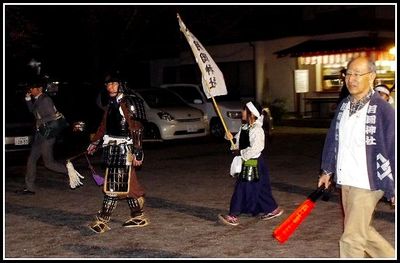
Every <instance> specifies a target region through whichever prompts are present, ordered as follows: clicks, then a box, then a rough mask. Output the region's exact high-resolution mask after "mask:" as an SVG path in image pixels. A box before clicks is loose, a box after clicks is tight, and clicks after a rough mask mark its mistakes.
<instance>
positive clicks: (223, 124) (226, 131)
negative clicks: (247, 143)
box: [207, 84, 235, 148]
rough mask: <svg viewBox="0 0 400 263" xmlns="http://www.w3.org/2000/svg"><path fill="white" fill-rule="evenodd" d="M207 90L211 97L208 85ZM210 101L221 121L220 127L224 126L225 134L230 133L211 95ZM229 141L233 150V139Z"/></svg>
mask: <svg viewBox="0 0 400 263" xmlns="http://www.w3.org/2000/svg"><path fill="white" fill-rule="evenodd" d="M207 89H208V92H209V93H210V95H211V92H210V87H208V84H207ZM211 99H212V102H213V104H214V108H215V110H216V112H217V114H218V117H219V118H220V119H221V122H222V126H224V129H225V133H228V132H229V133H230V131H228V128H227V127H226V124H225V120H224V118H223V117H222V114H221V111H220V110H219V107H218V105H217V102H216V101H215V98H214V96H212V95H211ZM229 141H230V142H231V146H232V147H233V148H235V144H234V143H233V139H229Z"/></svg>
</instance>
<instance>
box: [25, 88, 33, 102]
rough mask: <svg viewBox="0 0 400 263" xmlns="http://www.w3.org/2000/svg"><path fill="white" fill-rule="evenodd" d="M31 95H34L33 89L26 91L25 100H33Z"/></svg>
mask: <svg viewBox="0 0 400 263" xmlns="http://www.w3.org/2000/svg"><path fill="white" fill-rule="evenodd" d="M31 95H32V93H31V91H30V90H28V91H27V92H26V93H25V100H31V99H32V98H31Z"/></svg>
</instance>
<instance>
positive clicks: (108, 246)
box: [3, 127, 396, 259]
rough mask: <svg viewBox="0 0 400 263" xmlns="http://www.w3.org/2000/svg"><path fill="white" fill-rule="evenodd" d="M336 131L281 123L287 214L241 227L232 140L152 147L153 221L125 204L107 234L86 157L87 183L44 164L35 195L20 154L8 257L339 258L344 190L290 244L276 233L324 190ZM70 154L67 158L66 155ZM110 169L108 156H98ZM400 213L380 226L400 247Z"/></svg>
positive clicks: (382, 208) (274, 161) (9, 196)
mask: <svg viewBox="0 0 400 263" xmlns="http://www.w3.org/2000/svg"><path fill="white" fill-rule="evenodd" d="M325 133H326V129H324V128H298V127H276V128H275V133H274V137H273V141H272V143H271V145H270V148H269V149H268V150H267V155H268V157H267V161H268V163H269V165H270V173H271V181H272V190H273V195H274V196H275V198H276V200H277V201H278V203H279V204H280V206H281V207H282V208H283V209H284V210H285V213H284V214H283V215H282V216H281V217H279V218H275V219H272V220H270V221H260V220H258V219H257V218H254V217H250V216H246V215H244V216H242V217H241V218H240V220H241V224H240V225H239V226H237V227H229V226H225V225H221V224H219V223H218V222H217V214H218V213H225V212H227V210H228V208H229V201H230V197H231V194H232V190H233V184H234V180H233V179H232V178H230V177H229V175H228V173H229V165H230V161H231V159H232V156H231V155H230V154H229V151H228V147H229V144H228V143H226V142H215V141H212V140H209V139H206V140H191V141H185V142H176V143H164V144H147V145H146V146H145V163H144V165H143V167H142V169H141V170H140V171H139V172H138V175H139V180H140V182H141V183H142V184H143V186H144V187H145V188H146V191H147V199H146V200H147V201H146V204H145V207H146V213H147V215H148V217H149V218H150V221H151V224H150V225H149V226H147V227H144V228H140V229H126V228H123V227H122V226H121V224H122V223H123V222H124V221H125V220H126V219H127V218H128V214H129V212H128V211H129V210H128V206H127V204H126V202H125V201H120V202H119V203H118V206H117V208H116V210H115V212H114V213H113V216H112V219H111V222H110V226H111V228H112V230H111V231H109V232H107V233H104V234H101V235H98V234H95V233H93V232H91V231H90V230H89V229H88V228H87V224H88V223H89V222H90V221H91V220H92V219H93V216H94V214H95V213H96V211H97V210H98V209H99V208H100V205H101V202H102V197H103V196H102V193H101V189H100V188H98V187H97V186H96V185H95V183H94V181H93V180H92V179H91V178H90V173H89V170H88V169H87V163H86V161H85V159H84V158H83V159H79V160H76V161H75V162H74V165H75V168H76V169H77V170H79V171H81V173H82V174H83V175H85V176H86V177H85V179H84V185H83V186H82V187H80V188H78V189H75V190H70V189H69V188H68V182H67V178H66V177H65V176H62V175H58V174H54V173H52V172H49V171H47V170H46V169H45V168H43V167H40V168H39V173H38V178H37V185H38V192H37V193H36V195H35V196H24V197H22V196H18V195H16V194H15V193H14V191H15V190H16V189H19V188H20V186H21V185H22V182H23V180H24V177H23V174H24V169H25V167H24V165H19V164H18V163H17V162H15V159H13V158H12V157H11V156H7V158H8V159H6V164H5V184H4V185H5V189H4V190H5V191H4V198H5V202H4V212H5V213H4V215H5V216H4V219H5V223H4V238H3V240H4V242H3V250H4V252H3V257H4V258H6V259H15V258H23V259H25V258H34V259H39V258H45V259H48V258H56V259H62V258H68V259H78V258H80V259H90V258H133V259H134V258H151V259H155V258H162V259H164V258H193V259H195V258H206V259H207V258H212V259H227V258H228V259H239V258H240V259H243V258H247V259H288V258H293V259H306V258H308V259H311V258H322V259H329V258H338V239H339V237H340V235H341V232H342V220H343V218H342V213H341V208H340V205H339V195H338V194H339V193H338V192H337V191H335V192H334V193H333V194H332V195H331V198H330V200H329V201H328V202H324V201H322V200H319V201H318V202H317V203H316V207H315V209H314V210H313V212H312V213H311V214H310V215H309V216H308V217H307V218H306V220H305V221H304V223H303V224H302V225H300V227H299V228H298V229H297V231H296V232H295V233H294V234H293V235H292V236H291V238H290V239H289V240H288V241H287V242H286V243H285V244H280V243H279V242H277V241H276V240H275V239H274V238H273V237H272V232H273V230H274V229H275V228H276V227H277V226H278V225H279V224H280V223H281V222H283V220H284V219H286V217H287V216H288V215H289V214H290V213H291V212H292V211H294V210H295V209H296V207H297V206H298V205H299V204H300V203H302V202H303V201H304V200H305V198H306V197H307V195H308V194H309V193H311V192H312V191H313V190H314V189H315V187H316V182H317V181H316V180H317V179H316V178H317V173H318V167H319V158H320V153H321V149H322V144H323V140H324V136H325ZM61 155H62V154H61ZM91 160H92V164H93V165H94V167H95V169H96V170H98V171H101V169H100V158H99V156H95V157H93V158H92V159H91ZM395 222H396V219H395V210H392V209H391V208H390V206H389V205H388V204H386V203H384V202H380V203H379V204H378V207H377V210H376V215H375V220H374V222H373V224H374V226H375V228H376V229H377V230H378V231H379V232H380V233H382V235H383V236H384V237H385V238H386V239H387V240H388V241H389V242H391V243H392V244H393V245H395V240H396V237H395V233H396V232H395V231H396V227H395Z"/></svg>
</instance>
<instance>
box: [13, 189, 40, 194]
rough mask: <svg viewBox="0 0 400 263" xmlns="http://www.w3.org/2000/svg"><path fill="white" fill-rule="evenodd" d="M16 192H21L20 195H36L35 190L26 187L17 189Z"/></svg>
mask: <svg viewBox="0 0 400 263" xmlns="http://www.w3.org/2000/svg"><path fill="white" fill-rule="evenodd" d="M15 193H16V194H19V195H34V194H35V192H34V191H30V190H28V189H26V188H24V189H23V190H17V191H15Z"/></svg>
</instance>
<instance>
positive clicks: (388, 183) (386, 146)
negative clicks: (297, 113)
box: [321, 92, 396, 199]
mask: <svg viewBox="0 0 400 263" xmlns="http://www.w3.org/2000/svg"><path fill="white" fill-rule="evenodd" d="M348 103H350V100H349V98H348V97H347V98H345V99H343V100H342V102H341V103H340V104H339V105H338V109H337V110H336V113H335V116H334V118H333V120H332V122H331V125H330V128H329V130H328V134H327V136H326V139H325V145H324V148H323V152H322V160H321V169H322V170H324V171H327V172H332V173H335V172H336V161H337V153H338V147H339V124H340V120H341V117H342V115H343V111H344V109H345V108H346V106H347V104H348ZM365 145H366V156H367V166H368V167H367V168H368V178H369V183H370V187H371V190H378V189H379V190H382V191H384V192H385V194H384V196H385V197H386V198H387V199H390V198H391V197H393V196H394V195H395V175H396V173H395V112H394V109H393V107H392V106H391V105H390V104H389V103H387V102H386V101H384V100H383V99H382V98H380V96H379V94H378V93H377V92H375V93H374V94H372V96H371V100H370V102H369V105H368V110H367V116H366V120H365ZM336 179H337V178H336V176H335V181H336Z"/></svg>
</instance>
